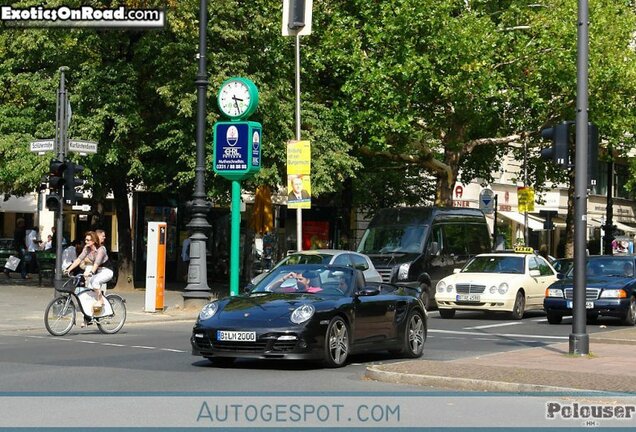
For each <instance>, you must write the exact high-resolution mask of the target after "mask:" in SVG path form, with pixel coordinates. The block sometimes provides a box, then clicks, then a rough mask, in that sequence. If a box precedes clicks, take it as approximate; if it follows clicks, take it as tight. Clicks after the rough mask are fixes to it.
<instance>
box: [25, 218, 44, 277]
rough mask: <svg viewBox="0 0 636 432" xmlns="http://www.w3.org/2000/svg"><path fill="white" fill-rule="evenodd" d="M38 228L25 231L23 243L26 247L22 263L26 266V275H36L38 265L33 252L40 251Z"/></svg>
mask: <svg viewBox="0 0 636 432" xmlns="http://www.w3.org/2000/svg"><path fill="white" fill-rule="evenodd" d="M38 237H39V235H38V228H37V227H34V228H31V229H29V230H27V231H26V236H25V243H26V247H27V251H26V255H25V257H24V261H25V263H26V266H27V273H37V271H38V263H37V256H36V255H35V252H36V251H38V250H40V243H42V241H40V239H39V238H38Z"/></svg>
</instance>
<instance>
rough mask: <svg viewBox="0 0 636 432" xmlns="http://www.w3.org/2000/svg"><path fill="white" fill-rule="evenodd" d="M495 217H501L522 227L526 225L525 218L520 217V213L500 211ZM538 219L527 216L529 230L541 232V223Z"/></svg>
mask: <svg viewBox="0 0 636 432" xmlns="http://www.w3.org/2000/svg"><path fill="white" fill-rule="evenodd" d="M497 215H498V216H503V217H505V218H506V219H509V220H511V221H513V222H516V223H518V224H519V225H522V226H525V225H526V223H525V216H524V215H522V214H521V213H516V212H504V211H500V212H497ZM538 219H539V218H537V217H536V216H531V215H528V228H530V229H531V230H533V231H541V230H543V221H540V220H538Z"/></svg>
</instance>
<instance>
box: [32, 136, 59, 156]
mask: <svg viewBox="0 0 636 432" xmlns="http://www.w3.org/2000/svg"><path fill="white" fill-rule="evenodd" d="M54 149H55V140H53V139H47V140H37V141H31V151H32V152H34V153H44V152H47V151H53V150H54Z"/></svg>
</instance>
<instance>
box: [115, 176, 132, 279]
mask: <svg viewBox="0 0 636 432" xmlns="http://www.w3.org/2000/svg"><path fill="white" fill-rule="evenodd" d="M113 195H114V200H115V211H116V212H117V238H118V241H119V254H118V260H117V269H118V277H117V285H116V286H115V289H117V290H120V291H131V290H134V288H135V285H134V281H133V264H132V233H131V229H130V207H129V204H128V189H127V187H126V178H125V177H122V178H119V179H114V183H113Z"/></svg>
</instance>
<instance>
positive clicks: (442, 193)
mask: <svg viewBox="0 0 636 432" xmlns="http://www.w3.org/2000/svg"><path fill="white" fill-rule="evenodd" d="M460 157H461V155H460V154H459V153H458V152H453V151H448V150H447V151H446V154H445V157H444V162H445V163H446V165H448V168H449V169H450V172H451V174H450V176H452V179H451V178H449V175H447V174H446V173H440V174H438V176H437V189H436V191H435V206H437V207H452V206H453V189H454V188H455V183H457V174H458V172H459V159H460Z"/></svg>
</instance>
